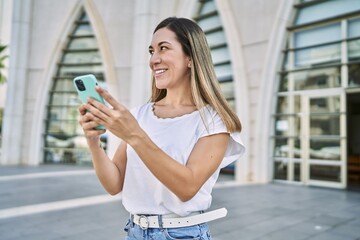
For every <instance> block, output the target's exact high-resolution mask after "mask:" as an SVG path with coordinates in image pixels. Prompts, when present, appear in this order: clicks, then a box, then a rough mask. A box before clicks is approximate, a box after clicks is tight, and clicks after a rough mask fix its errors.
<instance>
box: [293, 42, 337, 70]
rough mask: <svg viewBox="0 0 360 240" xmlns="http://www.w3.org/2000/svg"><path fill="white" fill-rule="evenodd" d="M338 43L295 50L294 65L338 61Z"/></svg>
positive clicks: (311, 64)
mask: <svg viewBox="0 0 360 240" xmlns="http://www.w3.org/2000/svg"><path fill="white" fill-rule="evenodd" d="M340 56H341V55H340V44H339V43H336V44H331V45H326V46H320V47H312V48H306V49H301V50H297V51H295V66H297V67H305V66H313V65H320V64H326V63H340Z"/></svg>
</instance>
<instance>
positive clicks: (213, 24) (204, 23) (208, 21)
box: [197, 15, 221, 32]
mask: <svg viewBox="0 0 360 240" xmlns="http://www.w3.org/2000/svg"><path fill="white" fill-rule="evenodd" d="M197 23H198V24H199V26H200V27H201V28H202V29H203V31H204V32H207V31H209V30H211V29H214V28H218V27H221V21H220V17H219V16H218V15H215V16H213V17H210V18H204V19H200V20H199V21H198V22H197Z"/></svg>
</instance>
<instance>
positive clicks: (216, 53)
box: [194, 0, 235, 109]
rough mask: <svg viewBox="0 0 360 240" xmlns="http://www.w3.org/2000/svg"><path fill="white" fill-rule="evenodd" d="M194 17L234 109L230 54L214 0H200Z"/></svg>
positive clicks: (222, 87)
mask: <svg viewBox="0 0 360 240" xmlns="http://www.w3.org/2000/svg"><path fill="white" fill-rule="evenodd" d="M194 19H195V21H196V22H197V23H198V24H199V26H200V27H201V28H202V29H203V31H204V32H205V35H206V38H207V41H208V43H209V46H210V49H211V55H212V59H213V63H214V68H215V73H216V76H217V78H218V80H219V82H220V87H221V89H222V91H223V93H224V94H225V97H226V99H227V101H228V102H229V104H230V105H231V106H232V107H233V109H235V96H234V90H233V89H234V83H233V75H232V67H231V60H230V54H229V50H228V47H227V43H226V37H225V33H224V30H223V28H222V23H221V20H220V16H219V14H218V12H217V10H216V4H215V1H213V0H207V1H200V7H199V12H198V14H197V16H196V17H195V18H194Z"/></svg>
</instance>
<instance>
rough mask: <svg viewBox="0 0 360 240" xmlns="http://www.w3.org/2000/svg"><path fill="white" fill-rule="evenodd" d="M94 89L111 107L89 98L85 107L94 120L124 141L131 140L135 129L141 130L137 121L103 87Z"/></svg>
mask: <svg viewBox="0 0 360 240" xmlns="http://www.w3.org/2000/svg"><path fill="white" fill-rule="evenodd" d="M95 90H96V91H97V92H98V93H99V94H100V95H101V96H102V97H103V98H104V99H105V101H106V102H108V103H109V104H110V105H111V107H112V108H110V107H108V106H106V105H104V104H102V103H100V102H98V101H96V100H95V99H93V98H89V99H88V103H87V104H85V108H86V109H87V110H89V111H90V112H91V114H92V115H93V120H94V121H95V122H97V123H98V124H99V125H103V126H105V128H106V129H108V130H109V131H110V132H112V133H113V134H114V135H115V136H117V137H119V138H121V139H122V140H124V141H125V142H128V141H129V140H131V137H132V136H134V135H136V132H137V131H141V128H140V126H139V124H138V122H137V121H136V119H135V118H134V116H133V115H132V114H131V113H130V111H129V110H128V109H127V108H126V107H125V106H123V105H122V104H120V103H119V102H117V101H116V100H115V99H114V98H113V96H111V95H110V94H109V92H107V91H106V90H105V89H103V88H101V87H99V86H97V87H96V88H95Z"/></svg>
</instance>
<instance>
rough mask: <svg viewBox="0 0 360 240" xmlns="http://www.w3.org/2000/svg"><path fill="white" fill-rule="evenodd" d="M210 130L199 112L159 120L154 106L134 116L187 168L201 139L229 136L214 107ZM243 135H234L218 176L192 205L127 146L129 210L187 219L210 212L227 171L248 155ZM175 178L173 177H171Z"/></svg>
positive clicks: (125, 194)
mask: <svg viewBox="0 0 360 240" xmlns="http://www.w3.org/2000/svg"><path fill="white" fill-rule="evenodd" d="M204 110H205V111H204V113H205V116H206V121H208V130H207V129H206V127H205V125H204V123H203V121H202V119H201V116H200V112H199V111H194V112H192V113H189V114H185V115H183V116H180V117H175V118H158V117H157V116H156V115H154V112H153V103H147V104H145V105H142V106H140V107H137V108H135V109H133V110H132V111H131V112H132V114H133V115H134V117H135V118H136V119H137V121H138V122H139V124H140V127H141V128H143V129H144V131H145V132H146V133H147V134H148V136H149V137H150V138H151V140H152V141H153V142H154V143H155V144H156V145H157V146H158V147H159V148H161V149H162V150H163V151H164V152H165V153H167V154H168V155H169V156H170V157H172V158H173V159H174V160H176V161H178V162H179V163H181V164H183V165H186V163H187V160H188V158H189V155H190V153H191V151H192V149H193V148H194V146H195V144H196V142H197V141H198V140H199V138H201V137H204V136H209V135H212V134H217V133H223V132H227V129H226V126H225V124H224V123H223V121H222V120H221V118H220V116H219V115H218V114H217V113H216V112H215V110H214V109H213V108H212V107H209V106H208V107H206V108H205V109H204ZM244 150H245V148H244V145H243V143H242V141H241V139H240V134H239V132H235V133H231V134H230V141H229V144H228V147H227V150H226V152H225V157H224V159H223V161H222V163H221V165H220V167H219V168H218V169H217V170H216V172H215V173H214V174H213V175H212V176H211V177H210V178H209V179H208V180H207V181H206V182H205V184H204V185H203V186H202V187H201V189H200V190H199V192H198V193H197V194H196V195H195V196H194V197H193V198H192V199H190V200H189V201H187V202H182V201H181V200H180V199H179V198H178V197H177V196H176V195H175V194H174V193H172V192H171V191H170V190H169V189H168V188H167V187H166V186H164V185H163V184H162V183H161V182H160V181H159V180H158V179H157V178H156V177H155V176H154V175H153V174H152V173H151V172H150V170H149V169H148V168H147V167H146V166H145V164H144V163H143V162H142V160H141V159H140V158H139V156H138V155H137V154H136V152H135V150H134V149H133V148H132V147H131V146H130V145H128V146H127V165H126V173H125V181H124V186H123V191H122V202H123V205H124V207H125V209H126V210H127V211H128V212H130V213H133V214H168V213H175V214H177V215H180V216H186V215H188V214H190V213H191V212H194V211H201V210H206V209H208V208H209V207H210V204H211V200H212V197H211V191H212V188H213V186H214V184H215V182H216V180H217V178H218V176H219V171H220V168H223V167H225V166H227V165H229V164H230V163H232V162H233V161H235V160H237V159H238V158H239V157H240V156H241V155H242V154H243V153H244ZM169 177H171V176H169Z"/></svg>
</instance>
